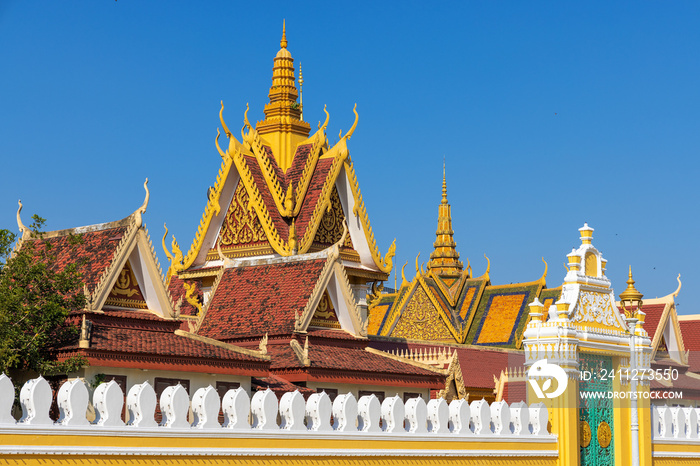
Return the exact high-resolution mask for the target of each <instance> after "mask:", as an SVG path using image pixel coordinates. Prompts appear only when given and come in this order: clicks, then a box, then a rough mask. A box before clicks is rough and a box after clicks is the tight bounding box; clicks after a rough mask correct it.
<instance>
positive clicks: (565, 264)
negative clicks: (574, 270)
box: [564, 262, 569, 273]
mask: <svg viewBox="0 0 700 466" xmlns="http://www.w3.org/2000/svg"><path fill="white" fill-rule="evenodd" d="M564 268H565V269H566V273H569V265H568V264H567V263H566V262H564Z"/></svg>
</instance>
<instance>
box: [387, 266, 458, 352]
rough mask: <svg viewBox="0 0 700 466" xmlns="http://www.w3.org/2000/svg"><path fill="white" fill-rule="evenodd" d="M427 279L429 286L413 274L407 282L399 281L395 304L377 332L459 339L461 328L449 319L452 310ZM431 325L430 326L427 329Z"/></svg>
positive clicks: (417, 337) (412, 336)
mask: <svg viewBox="0 0 700 466" xmlns="http://www.w3.org/2000/svg"><path fill="white" fill-rule="evenodd" d="M429 281H430V282H432V284H433V286H431V285H430V284H429V283H428V281H426V280H425V279H424V278H423V277H422V276H421V275H420V274H417V275H416V277H415V278H414V279H413V282H411V284H410V285H408V286H404V285H403V284H402V290H399V295H400V298H399V300H398V301H397V304H396V305H395V306H393V307H392V309H391V311H390V312H388V313H387V318H385V322H384V323H383V324H382V325H381V329H380V332H381V333H380V334H381V335H384V336H391V337H400V338H412V339H424V340H439V341H455V342H459V337H460V333H461V327H460V326H458V325H456V322H454V321H453V316H452V309H451V308H450V307H449V305H448V303H447V302H446V301H445V300H444V299H442V298H440V297H439V289H438V288H437V286H436V285H435V284H434V282H433V280H432V279H429ZM404 288H406V289H405V291H404V290H403V289H404ZM436 294H437V296H436ZM411 325H413V326H414V327H413V328H412V327H411ZM431 326H433V327H434V328H432V329H431V328H430V327H431ZM419 335H422V336H419ZM430 335H433V336H432V337H431V336H430Z"/></svg>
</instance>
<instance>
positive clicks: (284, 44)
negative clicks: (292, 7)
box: [280, 19, 287, 49]
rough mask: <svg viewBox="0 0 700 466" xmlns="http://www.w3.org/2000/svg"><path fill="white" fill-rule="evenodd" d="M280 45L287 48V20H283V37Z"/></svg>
mask: <svg viewBox="0 0 700 466" xmlns="http://www.w3.org/2000/svg"><path fill="white" fill-rule="evenodd" d="M280 47H282V48H283V49H286V48H287V21H286V20H284V19H283V20H282V39H281V40H280Z"/></svg>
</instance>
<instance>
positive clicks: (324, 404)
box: [306, 392, 332, 432]
mask: <svg viewBox="0 0 700 466" xmlns="http://www.w3.org/2000/svg"><path fill="white" fill-rule="evenodd" d="M331 411H332V406H331V399H330V397H329V396H328V394H327V393H326V392H321V393H313V394H311V395H310V396H309V399H308V400H307V401H306V421H307V425H308V427H309V430H313V431H316V432H328V431H330V430H332V429H331Z"/></svg>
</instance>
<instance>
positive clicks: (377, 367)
mask: <svg viewBox="0 0 700 466" xmlns="http://www.w3.org/2000/svg"><path fill="white" fill-rule="evenodd" d="M268 352H269V353H270V355H271V356H272V365H271V366H270V370H272V371H275V370H284V369H294V368H303V367H304V366H302V364H301V363H300V362H299V359H298V358H297V357H296V355H295V354H294V350H293V349H292V347H291V346H290V345H288V344H287V345H273V346H268ZM309 360H310V362H311V366H309V367H310V369H330V370H337V371H351V372H357V373H377V374H393V375H417V376H428V377H435V376H438V374H437V373H436V372H434V371H430V370H427V369H423V368H421V367H417V366H414V365H412V364H408V363H404V362H400V361H396V360H394V359H391V358H388V357H385V356H382V355H379V354H375V353H370V352H369V351H365V350H364V349H363V348H352V347H341V346H336V345H333V344H311V343H310V344H309ZM492 385H493V384H492Z"/></svg>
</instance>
